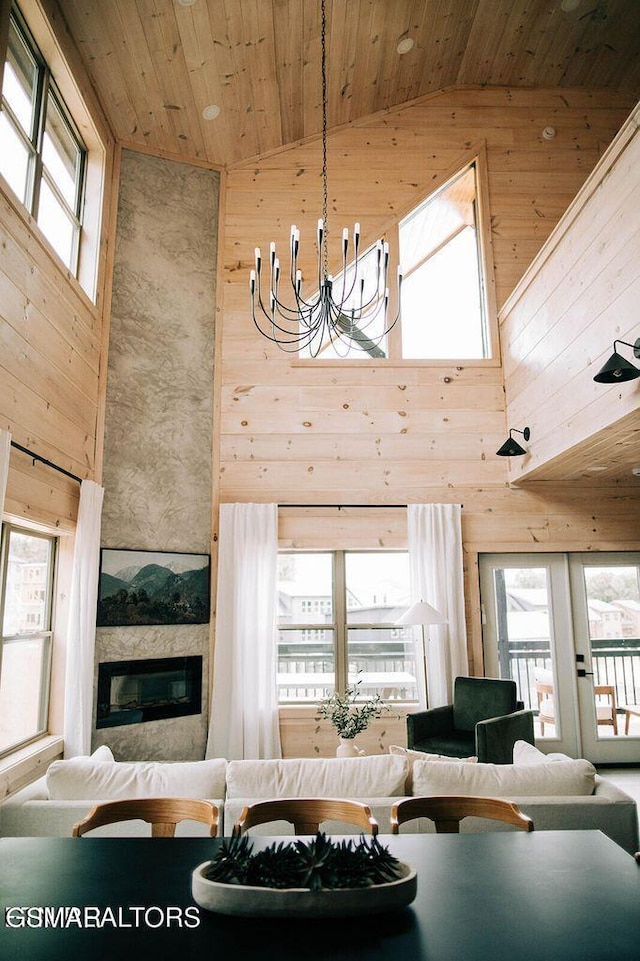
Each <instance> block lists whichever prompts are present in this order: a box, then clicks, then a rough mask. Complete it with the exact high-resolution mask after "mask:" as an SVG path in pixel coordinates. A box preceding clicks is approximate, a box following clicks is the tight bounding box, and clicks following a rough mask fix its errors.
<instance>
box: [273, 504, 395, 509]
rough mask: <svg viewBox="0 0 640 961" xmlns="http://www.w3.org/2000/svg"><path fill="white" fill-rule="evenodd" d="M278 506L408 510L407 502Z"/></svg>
mask: <svg viewBox="0 0 640 961" xmlns="http://www.w3.org/2000/svg"><path fill="white" fill-rule="evenodd" d="M278 507H305V508H319V509H321V508H323V509H324V508H328V507H329V508H333V509H334V510H338V511H341V510H347V509H348V508H350V507H357V508H365V507H366V509H367V510H380V511H385V510H391V509H393V510H403V509H404V510H406V508H407V505H406V504H278Z"/></svg>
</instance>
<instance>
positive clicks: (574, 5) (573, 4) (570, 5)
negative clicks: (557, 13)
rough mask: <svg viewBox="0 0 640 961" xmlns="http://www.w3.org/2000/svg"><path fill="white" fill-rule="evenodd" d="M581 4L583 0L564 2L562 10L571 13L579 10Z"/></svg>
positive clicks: (563, 0)
mask: <svg viewBox="0 0 640 961" xmlns="http://www.w3.org/2000/svg"><path fill="white" fill-rule="evenodd" d="M581 3H582V0H562V3H561V4H560V9H561V10H564V12H565V13H571V11H572V10H577V9H578V7H579V6H580V4H581Z"/></svg>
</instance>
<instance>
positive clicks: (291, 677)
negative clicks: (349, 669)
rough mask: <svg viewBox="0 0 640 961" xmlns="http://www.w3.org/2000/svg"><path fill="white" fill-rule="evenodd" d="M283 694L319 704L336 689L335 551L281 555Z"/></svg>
mask: <svg viewBox="0 0 640 961" xmlns="http://www.w3.org/2000/svg"><path fill="white" fill-rule="evenodd" d="M278 627H279V631H278V692H279V698H280V700H281V701H313V702H317V701H319V700H321V699H322V698H323V697H326V696H327V694H332V693H333V691H334V688H335V683H334V678H335V652H334V649H335V643H334V637H335V628H334V624H333V559H332V556H331V554H302V553H300V554H297V553H291V554H279V555H278Z"/></svg>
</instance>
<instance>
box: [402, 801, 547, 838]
mask: <svg viewBox="0 0 640 961" xmlns="http://www.w3.org/2000/svg"><path fill="white" fill-rule="evenodd" d="M421 817H425V818H430V820H432V821H434V822H435V826H436V831H437V833H438V834H457V833H458V832H459V831H460V821H462V820H463V818H466V817H478V818H490V819H491V820H494V821H503V822H504V823H506V824H511V825H513V827H516V828H519V829H520V830H521V831H533V821H532V820H531V818H530V817H528V816H527V815H526V814H523V813H522V811H521V810H520V808H519V807H518V805H517V804H514V803H513V802H512V801H505V800H504V799H503V798H493V797H468V796H456V797H453V796H442V797H412V798H406V799H405V800H404V801H397V802H396V803H395V804H394V805H393V807H392V808H391V833H392V834H398V833H399V829H400V825H401V824H404V823H405V821H412V820H413V819H414V818H421Z"/></svg>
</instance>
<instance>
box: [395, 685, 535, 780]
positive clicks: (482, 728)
mask: <svg viewBox="0 0 640 961" xmlns="http://www.w3.org/2000/svg"><path fill="white" fill-rule="evenodd" d="M523 707H524V705H523V704H522V702H521V701H518V699H517V693H516V683H515V681H506V680H499V679H497V678H487V677H457V678H456V679H455V682H454V693H453V704H449V705H446V706H445V707H435V708H432V709H431V710H428V711H419V712H418V713H417V714H408V715H407V745H408V747H410V748H411V749H412V750H414V751H426V752H427V753H428V754H444V755H446V756H447V757H452V758H454V757H471V756H472V755H476V756H477V758H478V760H479V761H483V762H488V763H491V764H511V763H512V761H513V745H514V744H515V742H516V741H528V742H529V744H534V743H535V738H534V734H533V711H525V710H523Z"/></svg>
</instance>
